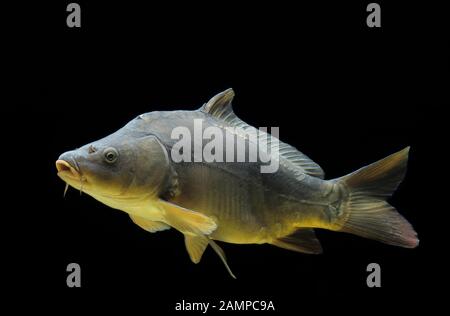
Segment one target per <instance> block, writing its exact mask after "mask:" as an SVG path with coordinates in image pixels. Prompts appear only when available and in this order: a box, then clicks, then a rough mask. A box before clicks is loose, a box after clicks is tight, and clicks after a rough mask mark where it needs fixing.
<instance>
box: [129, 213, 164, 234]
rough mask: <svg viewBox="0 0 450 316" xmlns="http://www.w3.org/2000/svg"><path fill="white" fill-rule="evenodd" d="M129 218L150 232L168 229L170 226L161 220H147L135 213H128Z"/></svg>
mask: <svg viewBox="0 0 450 316" xmlns="http://www.w3.org/2000/svg"><path fill="white" fill-rule="evenodd" d="M130 218H131V220H132V221H133V223H135V224H136V225H138V226H139V227H141V228H143V229H145V230H146V231H148V232H150V233H155V232H158V231H161V230H166V229H170V226H169V225H167V224H164V223H163V222H155V221H149V220H148V219H145V218H143V217H140V216H135V215H130Z"/></svg>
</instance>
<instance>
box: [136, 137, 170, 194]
mask: <svg viewBox="0 0 450 316" xmlns="http://www.w3.org/2000/svg"><path fill="white" fill-rule="evenodd" d="M135 145H136V147H137V148H136V150H135V159H134V160H135V168H136V169H135V170H133V172H134V173H135V177H134V181H133V185H135V186H136V187H139V188H145V190H150V192H148V193H151V194H152V195H154V196H167V195H169V196H172V195H175V194H176V191H177V188H178V180H177V179H178V177H177V174H176V172H175V170H174V169H173V168H172V166H171V162H170V159H169V156H168V152H167V149H166V147H165V146H164V145H163V144H162V143H161V142H160V140H159V139H158V138H157V137H156V136H155V135H148V136H144V137H141V138H138V139H137V140H136V144H135Z"/></svg>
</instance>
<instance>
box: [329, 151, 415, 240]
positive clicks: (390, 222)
mask: <svg viewBox="0 0 450 316" xmlns="http://www.w3.org/2000/svg"><path fill="white" fill-rule="evenodd" d="M408 152H409V147H407V148H405V149H403V150H401V151H399V152H397V153H395V154H392V155H390V156H388V157H386V158H384V159H382V160H380V161H377V162H375V163H373V164H371V165H369V166H366V167H364V168H361V169H359V170H357V171H355V172H353V173H351V174H348V175H346V176H344V177H341V178H339V179H336V180H335V181H336V182H337V183H341V184H342V185H343V186H344V187H345V188H346V190H347V191H348V196H347V197H346V198H344V200H343V202H342V204H341V206H340V207H341V211H342V215H341V216H340V218H339V220H338V222H337V223H336V226H335V230H338V231H343V232H347V233H351V234H355V235H358V236H362V237H365V238H369V239H374V240H377V241H380V242H383V243H386V244H390V245H395V246H400V247H406V248H414V247H416V246H417V245H418V244H419V239H418V238H417V233H416V232H415V231H414V229H413V227H412V226H411V224H410V223H409V222H408V221H407V220H406V219H405V218H404V217H403V216H402V215H400V214H399V213H398V212H397V211H396V209H395V208H394V207H392V206H391V205H389V203H388V202H386V199H387V198H388V197H389V196H391V195H392V193H393V192H394V191H395V190H396V189H397V187H398V185H399V184H400V182H401V181H402V180H403V177H404V176H405V172H406V164H407V161H408Z"/></svg>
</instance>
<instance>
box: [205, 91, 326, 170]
mask: <svg viewBox="0 0 450 316" xmlns="http://www.w3.org/2000/svg"><path fill="white" fill-rule="evenodd" d="M233 97H234V91H233V89H231V88H230V89H227V90H225V91H223V92H221V93H219V94H217V95H215V96H214V97H212V98H211V100H209V101H208V103H205V104H204V105H203V106H202V107H201V108H200V111H202V112H204V113H207V114H209V115H211V116H212V117H214V118H216V119H217V120H219V121H221V122H223V123H225V124H226V125H228V126H232V127H237V128H238V129H240V130H241V131H245V133H246V134H251V133H254V134H256V135H257V137H258V141H260V142H264V143H265V144H266V145H267V146H266V148H269V149H270V151H271V152H274V149H277V150H278V152H279V155H280V157H281V158H284V159H285V161H287V162H288V164H287V165H286V167H287V168H288V169H291V170H292V171H293V173H294V174H295V175H297V176H298V177H301V173H305V174H308V175H310V176H313V177H317V178H320V179H323V178H324V176H325V175H324V172H323V170H322V168H320V166H319V165H318V164H317V163H315V162H314V161H312V160H311V159H310V158H308V156H306V155H305V154H303V153H301V152H300V151H298V150H297V149H296V148H295V147H292V146H291V145H288V144H286V143H283V142H282V141H280V140H278V141H277V142H274V144H272V143H271V138H272V137H273V138H275V136H272V137H268V134H267V133H265V132H263V131H260V130H258V129H256V128H254V127H253V126H250V125H248V124H247V123H245V122H244V121H242V120H241V119H240V118H238V117H237V116H236V114H234V112H233V107H232V105H231V102H232V101H233ZM243 136H245V135H243Z"/></svg>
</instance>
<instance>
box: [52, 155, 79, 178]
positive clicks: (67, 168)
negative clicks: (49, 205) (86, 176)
mask: <svg viewBox="0 0 450 316" xmlns="http://www.w3.org/2000/svg"><path fill="white" fill-rule="evenodd" d="M55 164H56V170H57V171H58V175H59V176H66V177H68V178H72V179H74V180H80V179H81V178H82V177H81V172H80V169H79V168H78V166H76V164H75V167H74V166H72V165H71V164H70V163H69V162H67V161H65V160H62V159H58V160H56V163H55Z"/></svg>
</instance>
